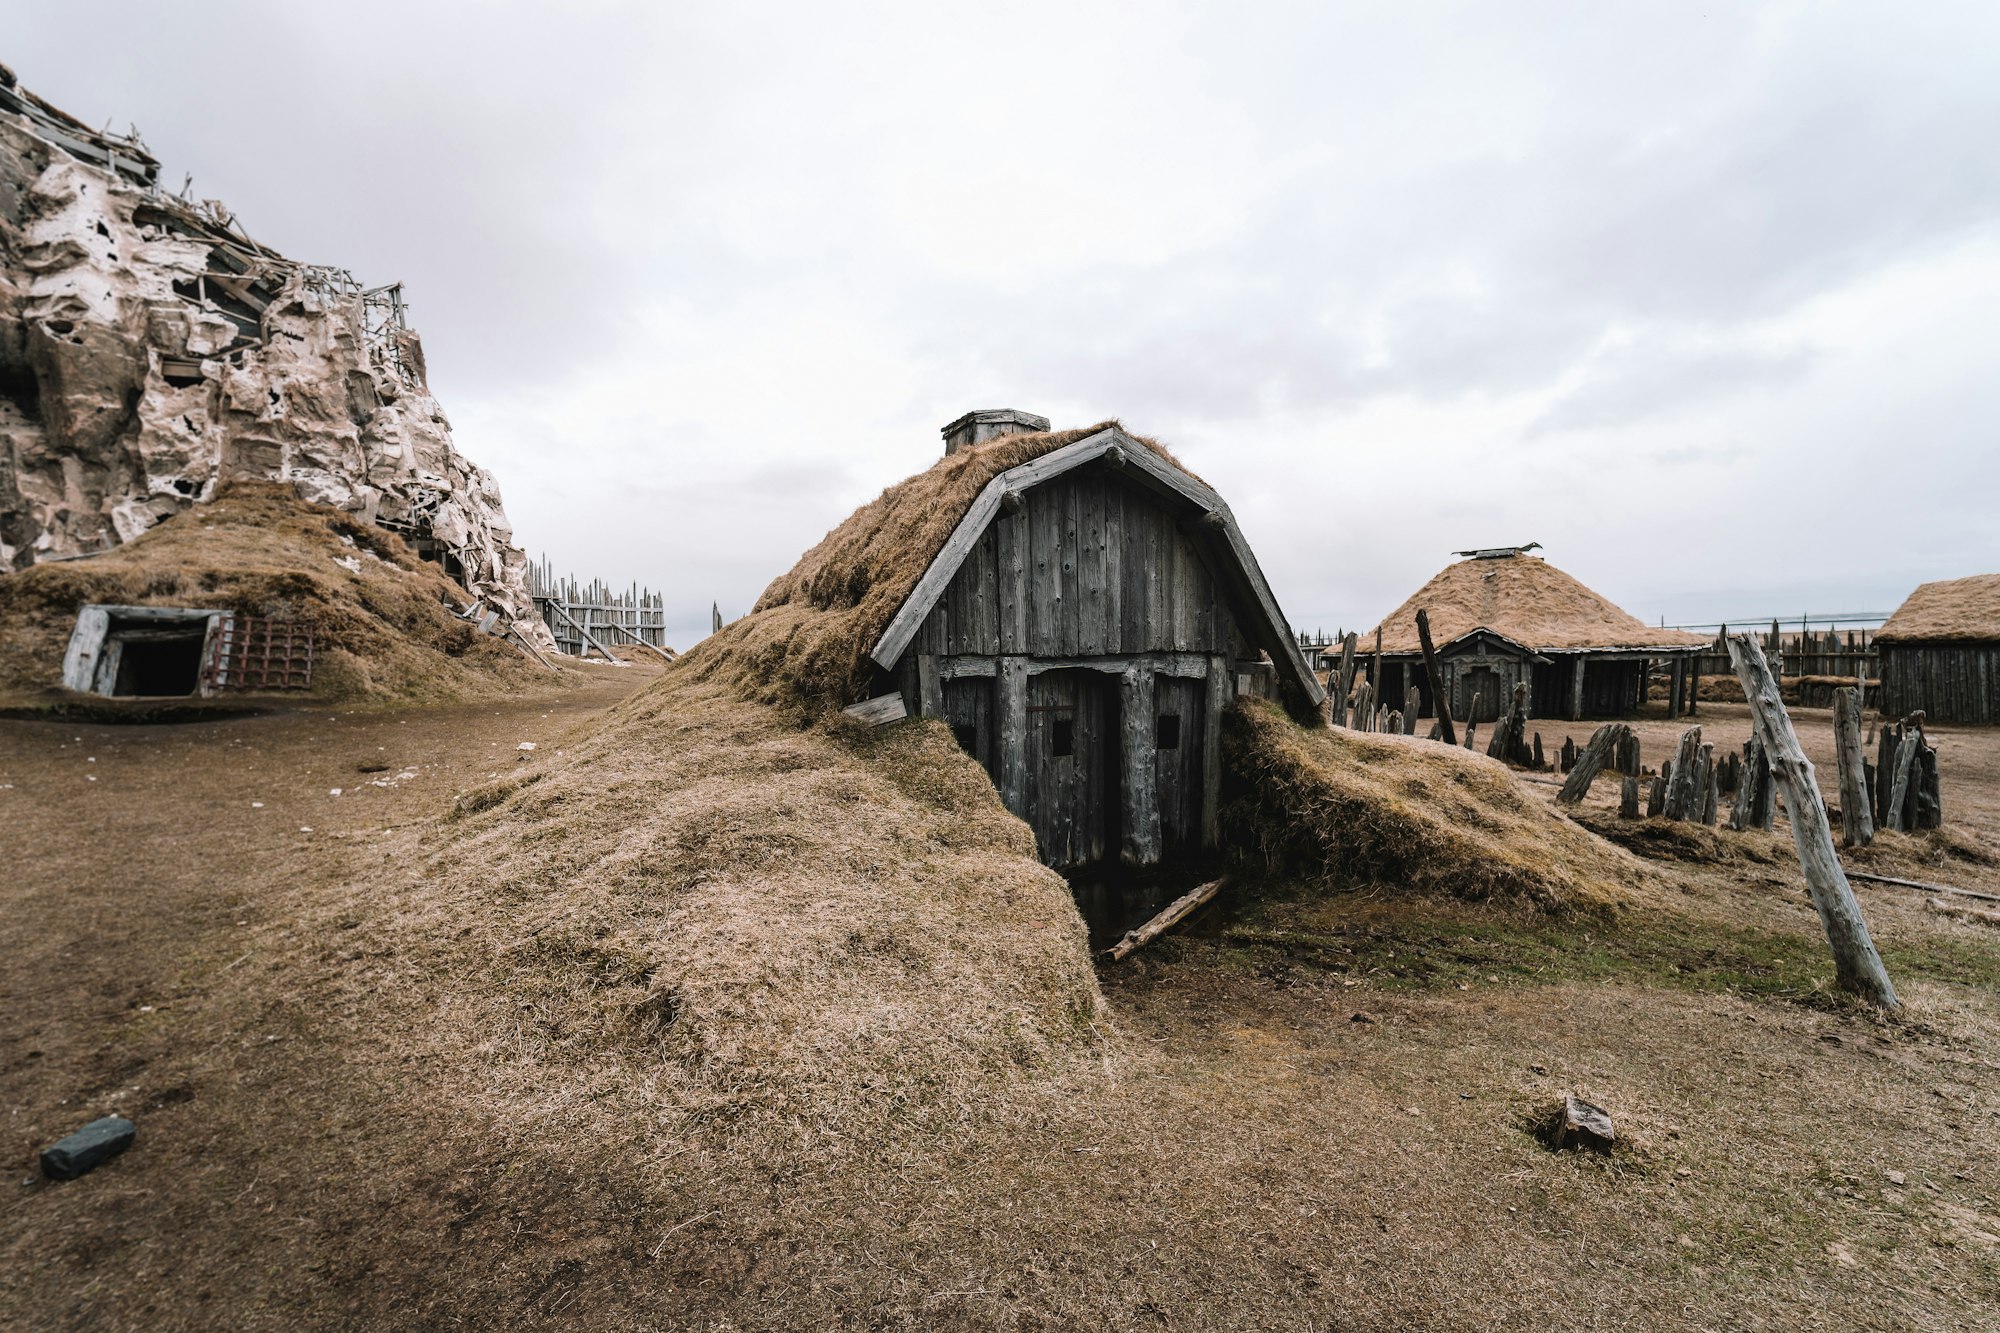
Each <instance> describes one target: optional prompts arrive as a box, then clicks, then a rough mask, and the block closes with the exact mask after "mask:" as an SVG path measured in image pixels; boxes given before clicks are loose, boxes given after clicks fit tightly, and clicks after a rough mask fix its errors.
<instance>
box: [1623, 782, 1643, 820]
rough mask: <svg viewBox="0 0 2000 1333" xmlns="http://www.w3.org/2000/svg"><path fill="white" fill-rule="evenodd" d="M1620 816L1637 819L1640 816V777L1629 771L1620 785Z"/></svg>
mask: <svg viewBox="0 0 2000 1333" xmlns="http://www.w3.org/2000/svg"><path fill="white" fill-rule="evenodd" d="M1618 817H1619V818H1620V819H1637V818H1638V817H1639V779H1638V778H1637V777H1635V776H1634V775H1632V774H1630V773H1627V774H1626V775H1625V778H1624V780H1623V781H1622V782H1621V783H1620V784H1619V786H1618Z"/></svg>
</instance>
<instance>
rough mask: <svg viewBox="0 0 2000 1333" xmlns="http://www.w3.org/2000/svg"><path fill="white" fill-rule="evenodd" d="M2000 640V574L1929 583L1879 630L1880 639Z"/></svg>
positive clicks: (1925, 641)
mask: <svg viewBox="0 0 2000 1333" xmlns="http://www.w3.org/2000/svg"><path fill="white" fill-rule="evenodd" d="M1994 640H2000V574H1974V575H1972V576H1971V577H1969V578H1962V579H1941V580H1939V581H1938V582H1935V583H1925V584H1921V585H1919V586H1918V588H1917V590H1916V591H1915V592H1913V593H1911V594H1910V595H1909V596H1908V597H1906V598H1905V599H1904V600H1903V604H1902V605H1901V606H1899V607H1897V608H1896V614H1895V615H1893V616H1890V617H1889V619H1888V620H1886V621H1885V622H1883V625H1882V628H1881V629H1879V630H1877V631H1875V642H1877V643H1980V642H1991V641H1994Z"/></svg>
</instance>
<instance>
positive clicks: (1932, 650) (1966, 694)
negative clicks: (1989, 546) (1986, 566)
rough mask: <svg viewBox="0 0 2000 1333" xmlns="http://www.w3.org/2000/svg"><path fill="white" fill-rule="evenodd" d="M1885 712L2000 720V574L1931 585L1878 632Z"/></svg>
mask: <svg viewBox="0 0 2000 1333" xmlns="http://www.w3.org/2000/svg"><path fill="white" fill-rule="evenodd" d="M1875 648H1876V651H1877V652H1878V653H1879V654H1880V667H1879V672H1880V675H1881V678H1882V693H1881V704H1880V707H1881V710H1882V712H1883V714H1884V715H1887V716H1895V717H1901V716H1905V715H1907V714H1909V713H1913V712H1916V711H1917V710H1918V709H1922V710H1923V712H1924V715H1925V717H1926V718H1927V719H1928V720H1930V721H1932V722H1974V723H1995V722H2000V574H1975V575H1973V576H1972V577H1971V578H1963V579H1946V580H1943V581H1941V582H1937V583H1926V584H1924V585H1922V586H1921V587H1919V588H1918V589H1917V590H1916V591H1915V592H1913V593H1911V594H1910V595H1909V597H1908V598H1907V599H1906V600H1905V601H1904V602H1903V604H1902V605H1901V606H1899V607H1897V608H1896V614H1895V615H1893V616H1890V617H1889V619H1888V620H1887V621H1886V622H1885V623H1884V624H1883V626H1882V628H1881V629H1879V630H1877V631H1876V633H1875Z"/></svg>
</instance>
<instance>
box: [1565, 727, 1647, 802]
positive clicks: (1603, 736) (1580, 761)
mask: <svg viewBox="0 0 2000 1333" xmlns="http://www.w3.org/2000/svg"><path fill="white" fill-rule="evenodd" d="M1630 730H1631V728H1630V727H1627V726H1625V725H1624V724H1623V723H1620V722H1607V723H1605V724H1604V725H1603V726H1601V727H1599V728H1598V729H1597V731H1596V733H1595V734H1593V735H1592V736H1591V738H1590V744H1588V745H1586V746H1584V747H1583V753H1581V754H1579V755H1578V756H1577V757H1576V767H1574V768H1572V769H1570V771H1569V777H1568V778H1567V779H1565V780H1564V782H1563V785H1562V790H1561V791H1559V792H1557V793H1556V800H1557V801H1559V802H1561V803H1562V804H1564V805H1575V804H1576V803H1577V802H1578V801H1581V800H1582V799H1583V798H1584V795H1585V794H1586V793H1587V792H1589V790H1590V783H1591V780H1592V779H1594V778H1595V777H1596V776H1597V772H1598V770H1599V769H1601V768H1603V767H1604V766H1605V765H1606V764H1607V763H1609V762H1610V761H1611V757H1612V754H1613V753H1614V751H1615V749H1616V747H1617V745H1618V741H1619V739H1620V737H1621V736H1623V735H1624V734H1625V733H1626V732H1629V731H1630Z"/></svg>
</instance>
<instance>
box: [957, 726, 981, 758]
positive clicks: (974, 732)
mask: <svg viewBox="0 0 2000 1333" xmlns="http://www.w3.org/2000/svg"><path fill="white" fill-rule="evenodd" d="M951 734H952V735H953V736H956V737H957V738H958V748H959V749H961V750H963V751H965V752H966V753H967V754H978V753H979V728H978V727H976V726H974V725H973V724H972V723H970V722H957V723H953V724H952V728H951Z"/></svg>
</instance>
